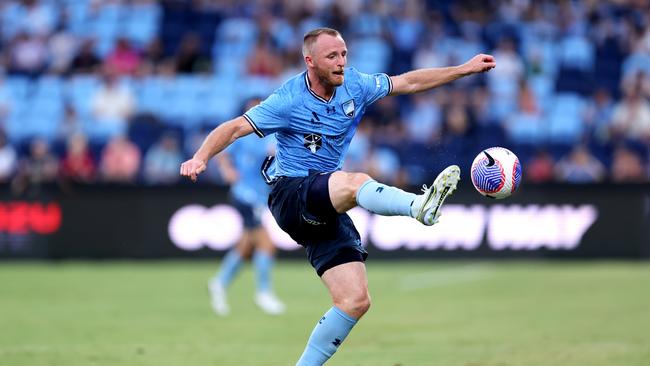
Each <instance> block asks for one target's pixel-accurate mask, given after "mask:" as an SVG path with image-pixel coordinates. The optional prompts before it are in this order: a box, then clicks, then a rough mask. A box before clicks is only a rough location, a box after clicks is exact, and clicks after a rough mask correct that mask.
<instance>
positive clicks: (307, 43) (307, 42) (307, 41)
mask: <svg viewBox="0 0 650 366" xmlns="http://www.w3.org/2000/svg"><path fill="white" fill-rule="evenodd" d="M321 34H327V35H330V36H333V37H341V33H339V31H337V30H336V29H333V28H326V27H323V28H316V29H313V30H311V31H309V32H308V33H307V34H305V37H304V38H303V40H302V55H303V57H304V56H307V55H309V54H310V52H311V47H312V46H313V45H314V42H316V39H317V38H318V36H320V35H321Z"/></svg>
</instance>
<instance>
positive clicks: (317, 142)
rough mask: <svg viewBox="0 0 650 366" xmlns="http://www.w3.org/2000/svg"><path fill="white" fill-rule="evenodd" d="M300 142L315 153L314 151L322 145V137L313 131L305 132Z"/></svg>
mask: <svg viewBox="0 0 650 366" xmlns="http://www.w3.org/2000/svg"><path fill="white" fill-rule="evenodd" d="M302 144H303V146H304V147H306V148H308V149H309V151H311V153H312V154H316V151H318V149H320V148H321V146H322V145H323V137H322V136H321V135H317V134H315V133H310V134H305V135H304V138H303V139H302Z"/></svg>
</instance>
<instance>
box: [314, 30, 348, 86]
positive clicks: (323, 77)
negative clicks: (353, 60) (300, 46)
mask: <svg viewBox="0 0 650 366" xmlns="http://www.w3.org/2000/svg"><path fill="white" fill-rule="evenodd" d="M308 58H310V59H311V62H310V60H307V63H308V65H309V64H310V63H311V65H310V66H312V67H313V68H314V71H316V75H318V78H319V79H320V81H321V82H322V83H324V84H328V85H332V86H339V85H342V84H343V80H344V69H345V65H346V64H347V62H348V49H347V47H346V46H345V41H344V40H343V38H341V37H339V36H337V37H334V36H330V35H329V34H321V35H320V36H319V37H318V38H317V39H316V42H314V45H313V46H312V52H311V57H308Z"/></svg>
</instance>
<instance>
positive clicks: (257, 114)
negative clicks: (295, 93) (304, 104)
mask: <svg viewBox="0 0 650 366" xmlns="http://www.w3.org/2000/svg"><path fill="white" fill-rule="evenodd" d="M290 105H291V99H290V97H289V95H288V93H285V92H283V91H281V90H276V91H275V92H274V93H273V94H271V95H270V96H269V97H268V98H266V99H265V100H264V101H263V102H262V103H260V104H258V105H256V106H255V107H253V108H251V109H249V110H248V111H247V112H246V113H244V118H246V120H247V121H248V123H250V124H251V126H253V130H255V133H256V134H257V135H258V136H259V137H264V136H266V135H269V134H272V133H274V132H277V131H279V130H281V129H283V128H286V127H287V126H288V124H289V116H288V115H287V111H288V109H289V107H290Z"/></svg>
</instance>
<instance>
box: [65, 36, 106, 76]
mask: <svg viewBox="0 0 650 366" xmlns="http://www.w3.org/2000/svg"><path fill="white" fill-rule="evenodd" d="M101 64H102V61H101V59H100V58H99V57H97V54H96V53H95V41H94V40H92V39H91V38H88V39H86V40H84V41H82V43H81V47H80V48H79V51H78V53H77V55H76V56H75V57H74V58H73V59H72V62H71V64H70V69H69V72H70V73H72V74H94V73H97V72H98V71H99V70H100V66H101Z"/></svg>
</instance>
